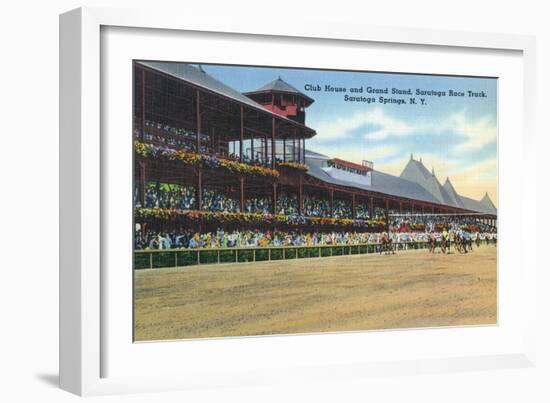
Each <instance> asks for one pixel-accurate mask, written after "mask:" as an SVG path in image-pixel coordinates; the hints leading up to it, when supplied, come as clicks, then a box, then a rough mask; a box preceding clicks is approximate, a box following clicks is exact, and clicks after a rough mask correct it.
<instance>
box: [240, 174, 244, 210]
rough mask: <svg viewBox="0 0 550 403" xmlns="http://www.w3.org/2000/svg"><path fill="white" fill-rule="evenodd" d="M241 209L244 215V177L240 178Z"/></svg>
mask: <svg viewBox="0 0 550 403" xmlns="http://www.w3.org/2000/svg"><path fill="white" fill-rule="evenodd" d="M239 208H240V210H241V213H244V176H241V177H240V178H239Z"/></svg>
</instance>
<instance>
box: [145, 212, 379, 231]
mask: <svg viewBox="0 0 550 403" xmlns="http://www.w3.org/2000/svg"><path fill="white" fill-rule="evenodd" d="M135 217H136V218H142V219H164V220H175V219H184V220H185V219H187V220H189V221H192V222H198V221H201V220H202V221H204V222H207V223H218V224H222V225H223V224H240V225H261V224H285V225H296V226H299V225H311V226H320V227H321V226H337V227H353V228H369V229H380V230H381V229H383V228H385V225H386V223H385V222H384V220H380V219H378V220H359V219H356V220H353V219H351V218H334V217H304V216H288V215H285V214H261V213H235V212H212V211H199V210H177V209H162V208H137V209H135Z"/></svg>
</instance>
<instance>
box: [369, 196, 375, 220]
mask: <svg viewBox="0 0 550 403" xmlns="http://www.w3.org/2000/svg"><path fill="white" fill-rule="evenodd" d="M369 216H370V219H371V220H372V219H374V197H370V198H369Z"/></svg>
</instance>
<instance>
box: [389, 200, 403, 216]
mask: <svg viewBox="0 0 550 403" xmlns="http://www.w3.org/2000/svg"><path fill="white" fill-rule="evenodd" d="M386 209H387V207H386ZM399 214H403V202H399Z"/></svg>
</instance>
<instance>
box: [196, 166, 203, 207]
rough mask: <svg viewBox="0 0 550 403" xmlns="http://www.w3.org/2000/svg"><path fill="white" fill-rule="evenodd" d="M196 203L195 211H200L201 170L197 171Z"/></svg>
mask: <svg viewBox="0 0 550 403" xmlns="http://www.w3.org/2000/svg"><path fill="white" fill-rule="evenodd" d="M196 193H197V195H196V199H197V200H196V203H195V205H196V206H197V210H202V169H199V170H198V171H197V190H196Z"/></svg>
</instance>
